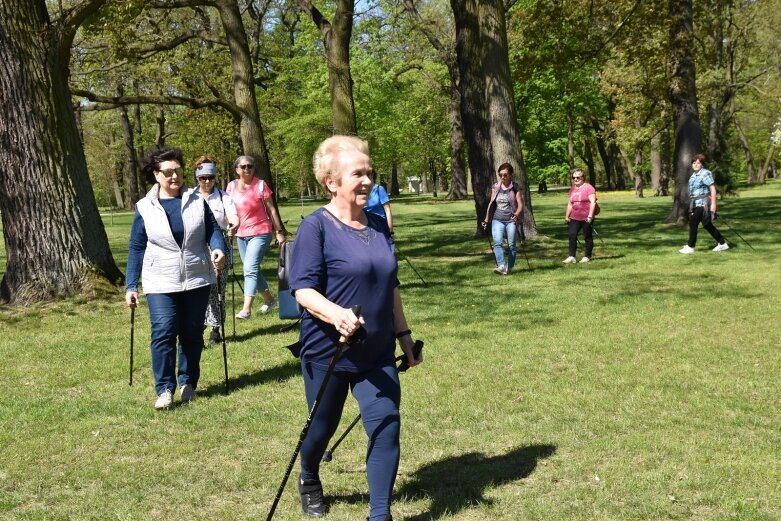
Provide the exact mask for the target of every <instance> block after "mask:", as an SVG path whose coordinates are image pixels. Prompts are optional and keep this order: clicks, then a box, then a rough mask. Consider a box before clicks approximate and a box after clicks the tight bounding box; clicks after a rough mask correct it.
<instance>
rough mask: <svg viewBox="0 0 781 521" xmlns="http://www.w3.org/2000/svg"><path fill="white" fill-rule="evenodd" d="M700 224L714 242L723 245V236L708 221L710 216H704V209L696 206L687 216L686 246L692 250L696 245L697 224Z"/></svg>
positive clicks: (710, 221) (711, 222)
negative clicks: (687, 239)
mask: <svg viewBox="0 0 781 521" xmlns="http://www.w3.org/2000/svg"><path fill="white" fill-rule="evenodd" d="M700 223H702V227H703V228H705V229H706V230H708V233H709V234H711V237H713V238H714V239H716V242H718V243H719V244H724V243H725V242H727V241H725V240H724V236H723V235H722V234H721V233H720V232H719V230H717V229H716V227H715V226H713V221H712V220H711V219H710V215H708V216H707V219H706V214H705V207H704V206H698V207H696V208H695V209H694V211H693V212H692V213H690V214H689V242H688V245H689V247H690V248H694V247H695V246H696V245H697V229H698V227H699V224H700Z"/></svg>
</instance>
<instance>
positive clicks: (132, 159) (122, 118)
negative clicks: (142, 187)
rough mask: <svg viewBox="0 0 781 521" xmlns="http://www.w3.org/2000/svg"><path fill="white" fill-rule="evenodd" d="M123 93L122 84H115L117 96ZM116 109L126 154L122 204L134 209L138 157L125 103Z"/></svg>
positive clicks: (136, 193) (136, 191) (136, 192)
mask: <svg viewBox="0 0 781 521" xmlns="http://www.w3.org/2000/svg"><path fill="white" fill-rule="evenodd" d="M123 95H124V88H123V87H122V84H121V83H120V84H117V96H118V97H121V96H123ZM117 111H118V112H119V123H120V126H121V127H122V137H123V138H124V143H125V155H126V156H127V165H126V167H125V169H124V170H125V186H126V187H127V190H125V196H126V201H125V202H124V205H123V206H125V207H127V208H130V209H131V210H135V208H136V203H137V202H138V198H137V196H138V186H137V185H136V180H137V179H138V172H139V166H138V159H137V158H136V145H135V143H134V139H133V127H132V125H131V124H130V118H129V117H128V115H127V107H126V106H125V105H120V106H119V108H118V109H117Z"/></svg>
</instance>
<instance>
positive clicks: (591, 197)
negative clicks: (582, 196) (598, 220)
mask: <svg viewBox="0 0 781 521" xmlns="http://www.w3.org/2000/svg"><path fill="white" fill-rule="evenodd" d="M588 202H589V203H590V204H589V207H588V220H589V222H591V221H592V220H594V211H596V208H597V194H591V195H589V196H588Z"/></svg>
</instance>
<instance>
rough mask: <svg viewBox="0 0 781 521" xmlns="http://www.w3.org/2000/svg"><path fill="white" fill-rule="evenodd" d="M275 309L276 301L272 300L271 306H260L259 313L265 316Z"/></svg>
mask: <svg viewBox="0 0 781 521" xmlns="http://www.w3.org/2000/svg"><path fill="white" fill-rule="evenodd" d="M275 307H277V301H276V300H272V301H271V304H265V303H264V304H263V305H262V306H260V312H261V313H262V314H264V315H265V314H266V313H268V312H269V311H271V310H272V309H274V308H275Z"/></svg>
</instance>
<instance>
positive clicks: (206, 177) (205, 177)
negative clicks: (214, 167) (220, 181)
mask: <svg viewBox="0 0 781 521" xmlns="http://www.w3.org/2000/svg"><path fill="white" fill-rule="evenodd" d="M198 181H214V176H213V175H202V176H198Z"/></svg>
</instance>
